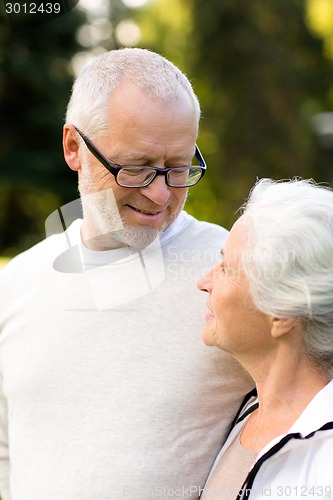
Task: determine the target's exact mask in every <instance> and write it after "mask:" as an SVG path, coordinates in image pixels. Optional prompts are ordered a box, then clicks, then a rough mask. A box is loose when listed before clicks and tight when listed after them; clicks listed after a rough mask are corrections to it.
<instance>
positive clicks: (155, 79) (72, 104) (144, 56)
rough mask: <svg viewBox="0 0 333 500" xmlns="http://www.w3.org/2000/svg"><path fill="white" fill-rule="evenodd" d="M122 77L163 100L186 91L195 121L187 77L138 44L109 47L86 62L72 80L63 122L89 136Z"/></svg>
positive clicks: (98, 127)
mask: <svg viewBox="0 0 333 500" xmlns="http://www.w3.org/2000/svg"><path fill="white" fill-rule="evenodd" d="M122 79H126V80H129V81H131V82H132V83H134V84H135V85H137V86H138V87H139V88H141V89H143V90H144V91H145V92H146V93H147V95H149V96H151V97H153V98H156V99H159V100H160V101H162V102H165V103H170V102H177V101H178V100H179V99H180V98H181V97H182V96H183V95H184V92H186V93H187V94H188V95H189V96H190V98H191V100H192V102H193V108H194V111H195V115H196V118H197V122H198V123H199V119H200V105H199V101H198V99H197V97H196V95H195V94H194V91H193V88H192V85H191V83H190V82H189V80H188V79H187V77H186V76H185V75H184V74H183V73H182V72H181V71H180V70H179V69H178V68H177V67H176V66H175V65H174V64H173V63H171V62H170V61H168V60H167V59H165V58H164V57H163V56H161V55H159V54H157V53H156V52H152V51H149V50H147V49H140V48H123V49H118V50H111V51H109V52H106V53H105V54H102V55H101V56H98V57H97V58H96V59H94V60H93V61H92V62H91V63H90V64H88V66H86V67H85V68H84V69H83V70H82V71H81V72H80V73H79V75H78V77H77V79H76V81H75V82H74V85H73V88H72V94H71V98H70V101H69V103H68V107H67V114H66V122H67V123H72V124H73V125H75V126H77V127H78V128H81V129H82V130H83V131H84V132H85V134H87V135H89V136H90V137H92V138H93V137H94V136H96V135H97V133H98V132H100V131H103V130H105V129H106V127H107V123H106V116H107V106H108V101H109V99H110V96H111V93H112V90H113V89H115V88H116V87H117V86H118V85H119V83H120V82H121V80H122Z"/></svg>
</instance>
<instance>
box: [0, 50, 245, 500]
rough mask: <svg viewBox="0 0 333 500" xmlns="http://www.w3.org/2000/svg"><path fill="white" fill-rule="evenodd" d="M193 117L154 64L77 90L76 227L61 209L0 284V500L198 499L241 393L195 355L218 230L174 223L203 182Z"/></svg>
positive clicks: (71, 135) (178, 82)
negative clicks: (202, 285) (199, 283)
mask: <svg viewBox="0 0 333 500" xmlns="http://www.w3.org/2000/svg"><path fill="white" fill-rule="evenodd" d="M199 117H200V107H199V103H198V100H197V98H196V96H195V94H194V92H193V90H192V87H191V85H190V83H189V81H188V80H187V78H186V77H185V76H184V75H183V74H182V73H181V72H180V71H179V70H178V69H177V68H176V67H175V66H174V65H173V64H172V63H170V62H169V61H167V60H166V59H164V58H163V57H161V56H160V55H158V54H155V53H153V52H150V51H147V50H143V49H121V50H115V51H110V52H108V53H106V54H104V55H102V56H100V57H98V58H97V59H96V60H94V61H93V62H92V63H91V64H90V65H89V66H88V67H86V68H85V69H84V70H83V71H82V72H81V74H80V75H79V76H78V78H77V80H76V82H75V84H74V86H73V92H72V96H71V99H70V102H69V105H68V110H67V117H66V124H65V126H64V136H63V145H64V154H65V158H66V161H67V163H68V165H69V167H70V168H71V169H73V170H75V171H77V172H78V182H79V191H80V195H81V201H82V209H83V220H82V219H81V218H79V219H77V220H75V221H74V222H73V223H71V224H70V222H71V221H72V220H73V219H74V218H75V217H74V215H73V214H74V212H75V210H76V209H77V202H73V203H72V204H69V205H68V206H65V207H62V209H61V210H59V212H57V213H55V214H53V215H52V216H51V217H50V218H49V220H48V221H47V233H48V234H49V237H48V238H47V239H46V240H45V241H44V242H41V243H40V244H38V245H36V246H35V247H34V248H32V249H30V250H29V251H27V252H25V253H24V254H22V255H20V256H18V257H16V258H15V259H13V260H12V261H11V262H10V263H9V264H8V265H7V267H6V268H5V269H3V270H2V273H1V280H0V283H1V284H0V293H1V302H2V305H1V311H0V331H1V336H0V360H1V363H0V368H1V400H0V402H1V407H0V409H1V412H0V417H1V420H0V421H1V425H0V459H1V463H0V485H1V486H0V492H1V495H2V498H3V500H59V499H60V498H61V500H109V499H116V500H119V499H122V498H136V499H141V500H147V499H155V498H192V499H193V498H194V499H195V498H198V497H199V494H200V490H201V486H202V485H203V484H204V481H205V479H206V477H207V474H208V471H209V469H210V467H211V465H212V463H213V461H214V458H215V456H216V453H217V451H218V450H219V448H220V446H221V439H222V440H223V437H224V436H225V435H226V433H227V431H228V428H229V426H230V422H231V421H232V419H233V417H234V414H235V412H236V409H237V408H238V406H239V404H240V401H241V399H242V398H243V395H244V394H245V393H246V392H248V390H249V389H250V388H251V386H252V382H251V381H250V380H249V379H248V378H247V377H246V376H245V375H244V373H243V371H242V370H241V369H240V368H239V366H238V365H237V364H236V363H235V362H234V361H233V360H232V359H231V358H230V357H229V355H227V354H225V353H222V352H221V351H220V350H219V349H216V350H215V349H214V350H208V349H206V348H205V347H204V346H203V345H202V344H201V341H200V330H201V327H202V315H203V311H204V309H205V301H204V299H203V297H201V294H200V292H199V291H197V290H196V286H195V283H196V280H197V279H198V277H199V276H200V275H202V274H203V273H204V272H205V271H206V270H207V269H208V268H209V267H210V266H212V265H213V264H214V263H215V262H216V260H217V258H218V251H219V249H220V248H221V245H222V243H223V240H224V238H225V237H226V234H227V232H226V231H225V230H224V229H221V228H219V227H217V226H214V225H212V224H208V223H206V222H199V221H197V220H195V219H194V218H193V217H191V216H189V215H188V214H186V212H185V211H183V210H182V209H183V206H184V203H185V200H186V196H187V193H188V189H189V188H190V187H191V186H193V185H195V184H196V183H197V182H198V181H199V180H200V179H201V178H202V176H203V175H204V173H205V170H206V165H205V162H204V159H203V157H202V155H201V153H200V151H199V149H198V148H197V146H196V138H197V134H198V122H199ZM58 226H59V228H60V227H62V228H63V229H65V231H64V232H62V233H59V230H57V228H58ZM67 226H69V227H67ZM52 232H58V233H59V234H55V235H52V236H51V235H50V233H52Z"/></svg>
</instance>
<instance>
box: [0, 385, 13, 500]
mask: <svg viewBox="0 0 333 500" xmlns="http://www.w3.org/2000/svg"><path fill="white" fill-rule="evenodd" d="M0 496H1V500H11V496H10V492H9V448H8V416H7V401H6V398H5V396H4V394H3V388H2V376H1V378H0Z"/></svg>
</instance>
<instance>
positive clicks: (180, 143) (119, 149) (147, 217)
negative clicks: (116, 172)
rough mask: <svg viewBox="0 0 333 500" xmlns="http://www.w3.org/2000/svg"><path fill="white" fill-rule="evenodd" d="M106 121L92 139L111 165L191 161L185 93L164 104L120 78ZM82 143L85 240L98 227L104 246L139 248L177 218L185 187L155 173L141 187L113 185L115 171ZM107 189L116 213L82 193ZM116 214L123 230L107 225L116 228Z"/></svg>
mask: <svg viewBox="0 0 333 500" xmlns="http://www.w3.org/2000/svg"><path fill="white" fill-rule="evenodd" d="M108 123H109V128H108V131H107V132H105V133H103V135H101V136H99V137H97V138H95V139H94V141H93V142H94V145H95V146H96V147H97V148H98V149H99V151H101V153H102V154H103V155H104V156H105V157H106V158H107V159H108V160H109V161H110V163H112V164H114V165H124V164H137V165H148V166H156V167H171V166H176V165H177V166H179V165H190V163H191V160H192V157H193V154H194V149H195V140H196V136H197V120H196V116H195V112H194V107H193V104H192V102H191V100H190V98H189V97H188V95H187V94H186V93H185V92H184V96H183V97H182V99H181V100H179V101H178V102H177V103H173V104H170V103H169V104H164V103H162V102H160V101H157V100H152V99H151V98H149V97H147V96H146V95H145V93H144V92H143V91H142V90H140V89H139V88H138V87H136V86H134V85H133V84H131V83H129V82H123V83H122V84H121V85H120V86H119V87H118V88H117V89H116V90H115V91H114V92H113V93H112V97H111V99H110V102H109V111H108ZM83 132H85V131H84V130H83ZM82 148H85V150H84V151H82V153H81V168H80V169H79V189H80V193H81V196H82V203H83V208H84V224H83V233H86V234H84V239H89V233H90V232H91V231H90V230H89V228H92V227H95V228H96V226H97V227H98V230H99V232H100V234H104V235H106V233H108V236H106V237H105V238H104V245H103V246H106V247H107V248H112V247H117V246H121V244H126V245H130V246H134V247H144V246H146V245H147V244H149V243H150V242H151V241H153V240H154V239H155V237H156V236H157V235H158V234H159V233H160V232H162V231H164V230H165V229H166V228H167V227H169V226H170V224H171V223H172V222H173V221H174V220H175V219H176V217H177V216H178V214H179V212H180V211H181V209H182V208H183V206H184V203H185V200H186V196H187V189H186V188H170V187H168V186H167V185H166V183H165V179H164V177H163V176H156V177H155V179H154V180H153V182H152V183H151V184H149V185H148V186H146V187H142V188H124V187H121V186H118V184H117V183H116V181H115V178H114V176H113V175H112V174H110V173H109V172H108V170H106V168H105V167H104V166H103V165H102V164H101V163H100V162H99V161H98V160H97V159H96V158H94V156H93V155H92V154H91V153H90V152H88V151H87V150H86V147H85V145H84V144H83V143H82V144H81V146H80V149H82ZM110 189H112V193H113V196H114V199H115V201H116V203H117V207H118V213H115V210H114V209H113V208H112V206H108V202H107V200H108V196H104V197H103V196H92V197H91V196H87V195H89V194H92V193H96V192H98V193H99V192H101V191H105V193H107V190H110ZM101 194H102V193H101ZM119 215H120V218H121V221H122V224H123V229H122V230H120V231H117V232H114V231H112V234H111V233H110V228H112V227H117V225H118V227H119ZM116 223H117V225H116ZM115 240H116V241H115Z"/></svg>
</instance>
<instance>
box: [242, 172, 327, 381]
mask: <svg viewBox="0 0 333 500" xmlns="http://www.w3.org/2000/svg"><path fill="white" fill-rule="evenodd" d="M242 208H243V216H242V218H243V220H244V222H246V224H247V225H248V231H247V242H246V249H245V251H244V254H243V259H242V266H243V268H244V270H245V272H246V274H247V277H248V279H249V282H250V293H251V297H252V299H253V302H254V304H255V306H256V307H257V308H258V309H259V310H261V311H262V312H264V313H266V314H269V315H272V316H274V317H278V318H299V319H301V320H302V321H303V325H304V352H305V353H306V354H307V356H308V357H309V358H311V359H312V360H313V361H314V362H315V363H316V364H317V365H318V366H320V367H321V368H322V369H323V370H324V371H325V373H326V374H328V375H329V377H330V378H333V191H332V190H331V189H330V188H328V187H325V186H323V185H318V184H316V183H315V182H314V181H313V180H302V179H296V178H295V179H292V180H287V181H280V182H277V181H273V180H271V179H262V180H259V181H258V182H257V183H256V185H255V186H254V188H253V189H252V191H251V192H250V195H249V198H248V200H247V202H246V203H245V205H243V207H242Z"/></svg>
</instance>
